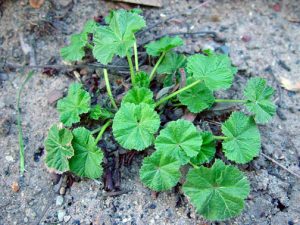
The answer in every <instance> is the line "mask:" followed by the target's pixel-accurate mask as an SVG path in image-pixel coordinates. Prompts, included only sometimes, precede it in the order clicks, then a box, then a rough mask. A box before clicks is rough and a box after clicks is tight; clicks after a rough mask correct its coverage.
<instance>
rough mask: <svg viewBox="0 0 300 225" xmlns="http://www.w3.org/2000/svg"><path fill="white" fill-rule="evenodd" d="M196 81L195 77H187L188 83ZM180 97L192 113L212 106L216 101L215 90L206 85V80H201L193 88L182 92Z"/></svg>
mask: <svg viewBox="0 0 300 225" xmlns="http://www.w3.org/2000/svg"><path fill="white" fill-rule="evenodd" d="M195 81H196V79H195V78H194V77H189V78H188V79H187V85H189V84H192V83H194V82H195ZM178 99H179V101H180V102H181V103H182V104H183V105H186V106H187V108H188V109H189V111H191V112H192V113H199V112H202V111H203V110H205V109H208V108H210V107H211V106H212V105H213V104H214V102H215V97H214V95H213V92H212V91H211V90H210V89H208V88H207V87H206V85H205V84H204V82H200V83H198V84H196V85H195V86H193V87H192V88H190V89H188V90H186V91H184V92H182V93H180V94H179V95H178Z"/></svg>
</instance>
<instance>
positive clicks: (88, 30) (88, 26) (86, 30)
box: [81, 20, 99, 35]
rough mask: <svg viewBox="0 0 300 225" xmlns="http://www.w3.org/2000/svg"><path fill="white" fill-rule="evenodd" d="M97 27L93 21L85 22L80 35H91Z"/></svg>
mask: <svg viewBox="0 0 300 225" xmlns="http://www.w3.org/2000/svg"><path fill="white" fill-rule="evenodd" d="M98 27H99V25H98V24H97V23H96V21H95V20H88V21H86V23H85V24H84V27H83V30H82V32H81V33H82V34H85V35H87V34H93V33H94V32H95V31H96V29H97V28H98Z"/></svg>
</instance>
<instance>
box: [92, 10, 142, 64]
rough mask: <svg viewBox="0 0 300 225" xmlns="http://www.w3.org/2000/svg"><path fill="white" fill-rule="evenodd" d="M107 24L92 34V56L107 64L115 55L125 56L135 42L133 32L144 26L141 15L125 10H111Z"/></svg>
mask: <svg viewBox="0 0 300 225" xmlns="http://www.w3.org/2000/svg"><path fill="white" fill-rule="evenodd" d="M107 20H108V21H109V26H101V27H100V28H98V29H97V30H96V32H95V35H94V39H93V41H94V44H95V46H94V48H93V55H94V57H95V58H96V59H97V60H98V61H99V62H100V63H102V64H104V65H107V64H108V63H110V62H111V61H112V58H113V57H114V56H115V55H118V56H120V57H124V56H126V54H127V53H128V52H129V50H130V48H131V47H133V44H134V43H135V37H134V33H135V32H136V31H138V30H140V29H142V28H143V27H145V26H146V23H145V20H144V19H143V17H141V16H140V15H138V14H137V13H132V12H129V11H125V10H118V11H113V12H112V13H111V15H110V17H109V18H107Z"/></svg>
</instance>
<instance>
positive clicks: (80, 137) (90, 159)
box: [70, 127, 103, 179]
mask: <svg viewBox="0 0 300 225" xmlns="http://www.w3.org/2000/svg"><path fill="white" fill-rule="evenodd" d="M73 135H74V139H73V141H72V145H73V148H74V156H73V157H72V158H71V160H70V168H71V171H72V172H74V173H75V174H76V175H78V176H80V177H88V178H92V179H96V178H99V177H101V175H102V172H103V169H102V166H101V162H102V160H103V152H102V151H101V149H100V148H98V147H97V143H96V142H95V139H94V137H93V136H92V134H91V132H90V131H89V130H87V129H85V128H84V127H79V128H76V129H75V130H73Z"/></svg>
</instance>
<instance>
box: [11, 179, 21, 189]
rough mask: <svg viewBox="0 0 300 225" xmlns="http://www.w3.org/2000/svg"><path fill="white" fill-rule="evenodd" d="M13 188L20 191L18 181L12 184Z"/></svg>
mask: <svg viewBox="0 0 300 225" xmlns="http://www.w3.org/2000/svg"><path fill="white" fill-rule="evenodd" d="M11 189H12V191H13V192H18V191H19V190H20V186H19V184H18V183H17V182H16V181H14V182H13V183H12V185H11Z"/></svg>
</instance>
